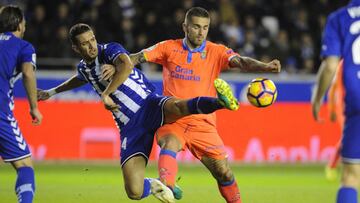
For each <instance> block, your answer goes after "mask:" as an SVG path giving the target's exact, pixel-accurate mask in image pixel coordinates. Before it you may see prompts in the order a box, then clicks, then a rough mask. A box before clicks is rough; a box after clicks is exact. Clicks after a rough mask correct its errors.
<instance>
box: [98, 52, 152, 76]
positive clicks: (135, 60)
mask: <svg viewBox="0 0 360 203" xmlns="http://www.w3.org/2000/svg"><path fill="white" fill-rule="evenodd" d="M129 57H130V60H131V63H132V64H133V65H134V66H136V65H138V64H141V63H144V62H146V59H145V55H144V52H143V51H140V52H138V53H136V54H130V55H129ZM134 66H133V67H134ZM114 74H115V67H114V66H112V65H109V64H105V65H103V66H102V67H101V79H103V80H109V79H111V78H112V77H113V75H114Z"/></svg>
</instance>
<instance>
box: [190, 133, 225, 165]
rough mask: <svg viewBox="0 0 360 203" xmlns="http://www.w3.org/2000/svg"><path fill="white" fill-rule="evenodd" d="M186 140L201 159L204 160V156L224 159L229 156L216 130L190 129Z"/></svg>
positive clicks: (191, 149)
mask: <svg viewBox="0 0 360 203" xmlns="http://www.w3.org/2000/svg"><path fill="white" fill-rule="evenodd" d="M186 140H187V141H186V145H187V147H188V148H189V150H190V151H191V153H192V154H193V155H194V156H195V157H196V158H197V159H199V160H202V157H209V158H212V159H216V160H223V159H225V158H227V156H228V155H227V153H226V150H225V146H224V143H223V141H222V140H221V138H220V136H219V134H218V133H217V132H216V130H210V129H206V130H205V129H204V130H202V131H188V132H186Z"/></svg>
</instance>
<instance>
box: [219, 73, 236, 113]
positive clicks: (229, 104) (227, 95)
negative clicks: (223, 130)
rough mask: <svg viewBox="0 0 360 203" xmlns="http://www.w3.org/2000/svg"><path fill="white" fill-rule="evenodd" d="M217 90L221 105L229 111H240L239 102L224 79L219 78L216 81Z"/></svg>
mask: <svg viewBox="0 0 360 203" xmlns="http://www.w3.org/2000/svg"><path fill="white" fill-rule="evenodd" d="M214 85H215V89H216V92H217V95H218V98H219V100H220V103H221V104H222V105H223V106H224V107H225V108H227V109H230V110H233V111H235V110H238V109H239V102H238V101H237V99H236V98H235V96H234V95H233V92H232V90H231V87H230V85H229V84H228V83H227V82H226V81H225V80H223V79H220V78H217V79H215V81H214Z"/></svg>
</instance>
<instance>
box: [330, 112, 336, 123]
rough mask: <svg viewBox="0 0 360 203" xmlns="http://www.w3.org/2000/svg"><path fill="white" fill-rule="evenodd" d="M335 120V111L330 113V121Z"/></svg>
mask: <svg viewBox="0 0 360 203" xmlns="http://www.w3.org/2000/svg"><path fill="white" fill-rule="evenodd" d="M336 120H337V115H336V112H335V111H331V112H330V121H331V122H335V121H336Z"/></svg>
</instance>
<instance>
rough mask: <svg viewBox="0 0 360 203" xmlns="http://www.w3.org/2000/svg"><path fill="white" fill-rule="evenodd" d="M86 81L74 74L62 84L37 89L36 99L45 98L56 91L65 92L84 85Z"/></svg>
mask: <svg viewBox="0 0 360 203" xmlns="http://www.w3.org/2000/svg"><path fill="white" fill-rule="evenodd" d="M86 83H87V82H85V81H83V80H81V79H79V78H78V76H77V75H74V76H72V77H71V78H69V79H68V80H66V81H65V82H63V83H62V84H60V85H58V86H57V87H54V88H52V89H49V90H41V89H38V93H37V98H38V100H47V99H49V98H50V97H52V96H53V95H55V94H57V93H60V92H65V91H67V90H72V89H75V88H77V87H81V86H83V85H85V84H86Z"/></svg>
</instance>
